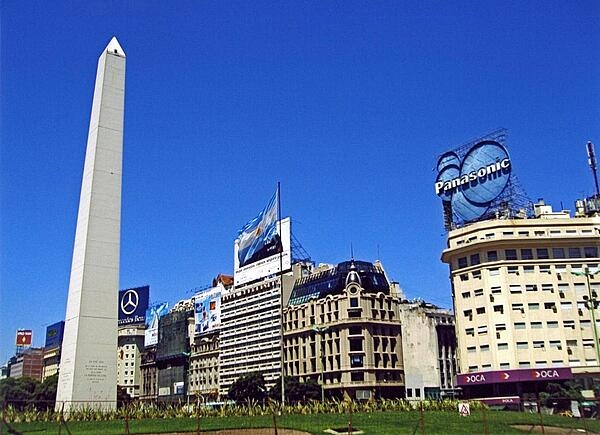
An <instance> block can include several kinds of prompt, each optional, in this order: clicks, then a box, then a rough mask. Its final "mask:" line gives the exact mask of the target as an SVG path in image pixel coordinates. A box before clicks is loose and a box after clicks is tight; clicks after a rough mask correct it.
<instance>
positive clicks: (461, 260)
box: [458, 257, 467, 269]
mask: <svg viewBox="0 0 600 435" xmlns="http://www.w3.org/2000/svg"><path fill="white" fill-rule="evenodd" d="M463 267H467V257H460V258H459V259H458V268H459V269H462V268H463Z"/></svg>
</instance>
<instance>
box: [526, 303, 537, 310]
mask: <svg viewBox="0 0 600 435" xmlns="http://www.w3.org/2000/svg"><path fill="white" fill-rule="evenodd" d="M527 308H528V309H529V310H539V309H540V304H539V303H537V302H530V303H529V304H527Z"/></svg>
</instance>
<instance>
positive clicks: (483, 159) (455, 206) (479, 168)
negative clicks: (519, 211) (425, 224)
mask: <svg viewBox="0 0 600 435" xmlns="http://www.w3.org/2000/svg"><path fill="white" fill-rule="evenodd" d="M505 135H506V132H505V131H504V130H498V131H496V132H493V133H491V134H490V135H488V136H486V137H483V138H480V139H477V140H475V141H473V142H471V143H469V144H466V145H463V146H462V147H459V148H457V149H455V150H453V151H448V152H446V153H444V154H442V155H441V156H440V157H439V158H438V161H437V178H436V180H435V183H434V190H435V194H436V195H437V196H439V197H440V199H441V200H442V203H443V206H444V214H445V218H446V227H447V229H450V228H451V227H452V226H453V225H454V224H459V225H460V224H465V223H469V222H474V221H477V220H481V219H482V218H487V217H491V216H492V215H495V214H497V213H498V212H499V211H501V210H502V208H503V207H504V208H511V206H512V205H516V203H517V197H518V192H516V190H515V189H509V186H510V187H515V186H514V183H512V181H511V179H512V163H511V160H510V157H509V155H508V151H507V150H506V148H505V147H504V145H503V141H504V137H505ZM511 203H514V204H511ZM512 208H517V207H512Z"/></svg>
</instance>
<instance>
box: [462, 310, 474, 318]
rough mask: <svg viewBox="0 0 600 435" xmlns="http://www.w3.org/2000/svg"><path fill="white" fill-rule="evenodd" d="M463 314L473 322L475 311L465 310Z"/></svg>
mask: <svg viewBox="0 0 600 435" xmlns="http://www.w3.org/2000/svg"><path fill="white" fill-rule="evenodd" d="M463 314H464V315H465V317H468V318H469V319H470V320H472V317H473V310H464V311H463Z"/></svg>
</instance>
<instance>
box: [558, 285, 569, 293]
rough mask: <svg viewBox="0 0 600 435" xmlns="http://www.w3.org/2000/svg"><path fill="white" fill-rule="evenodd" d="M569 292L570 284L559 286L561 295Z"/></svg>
mask: <svg viewBox="0 0 600 435" xmlns="http://www.w3.org/2000/svg"><path fill="white" fill-rule="evenodd" d="M568 291H569V284H559V285H558V292H559V293H566V292H568Z"/></svg>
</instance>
